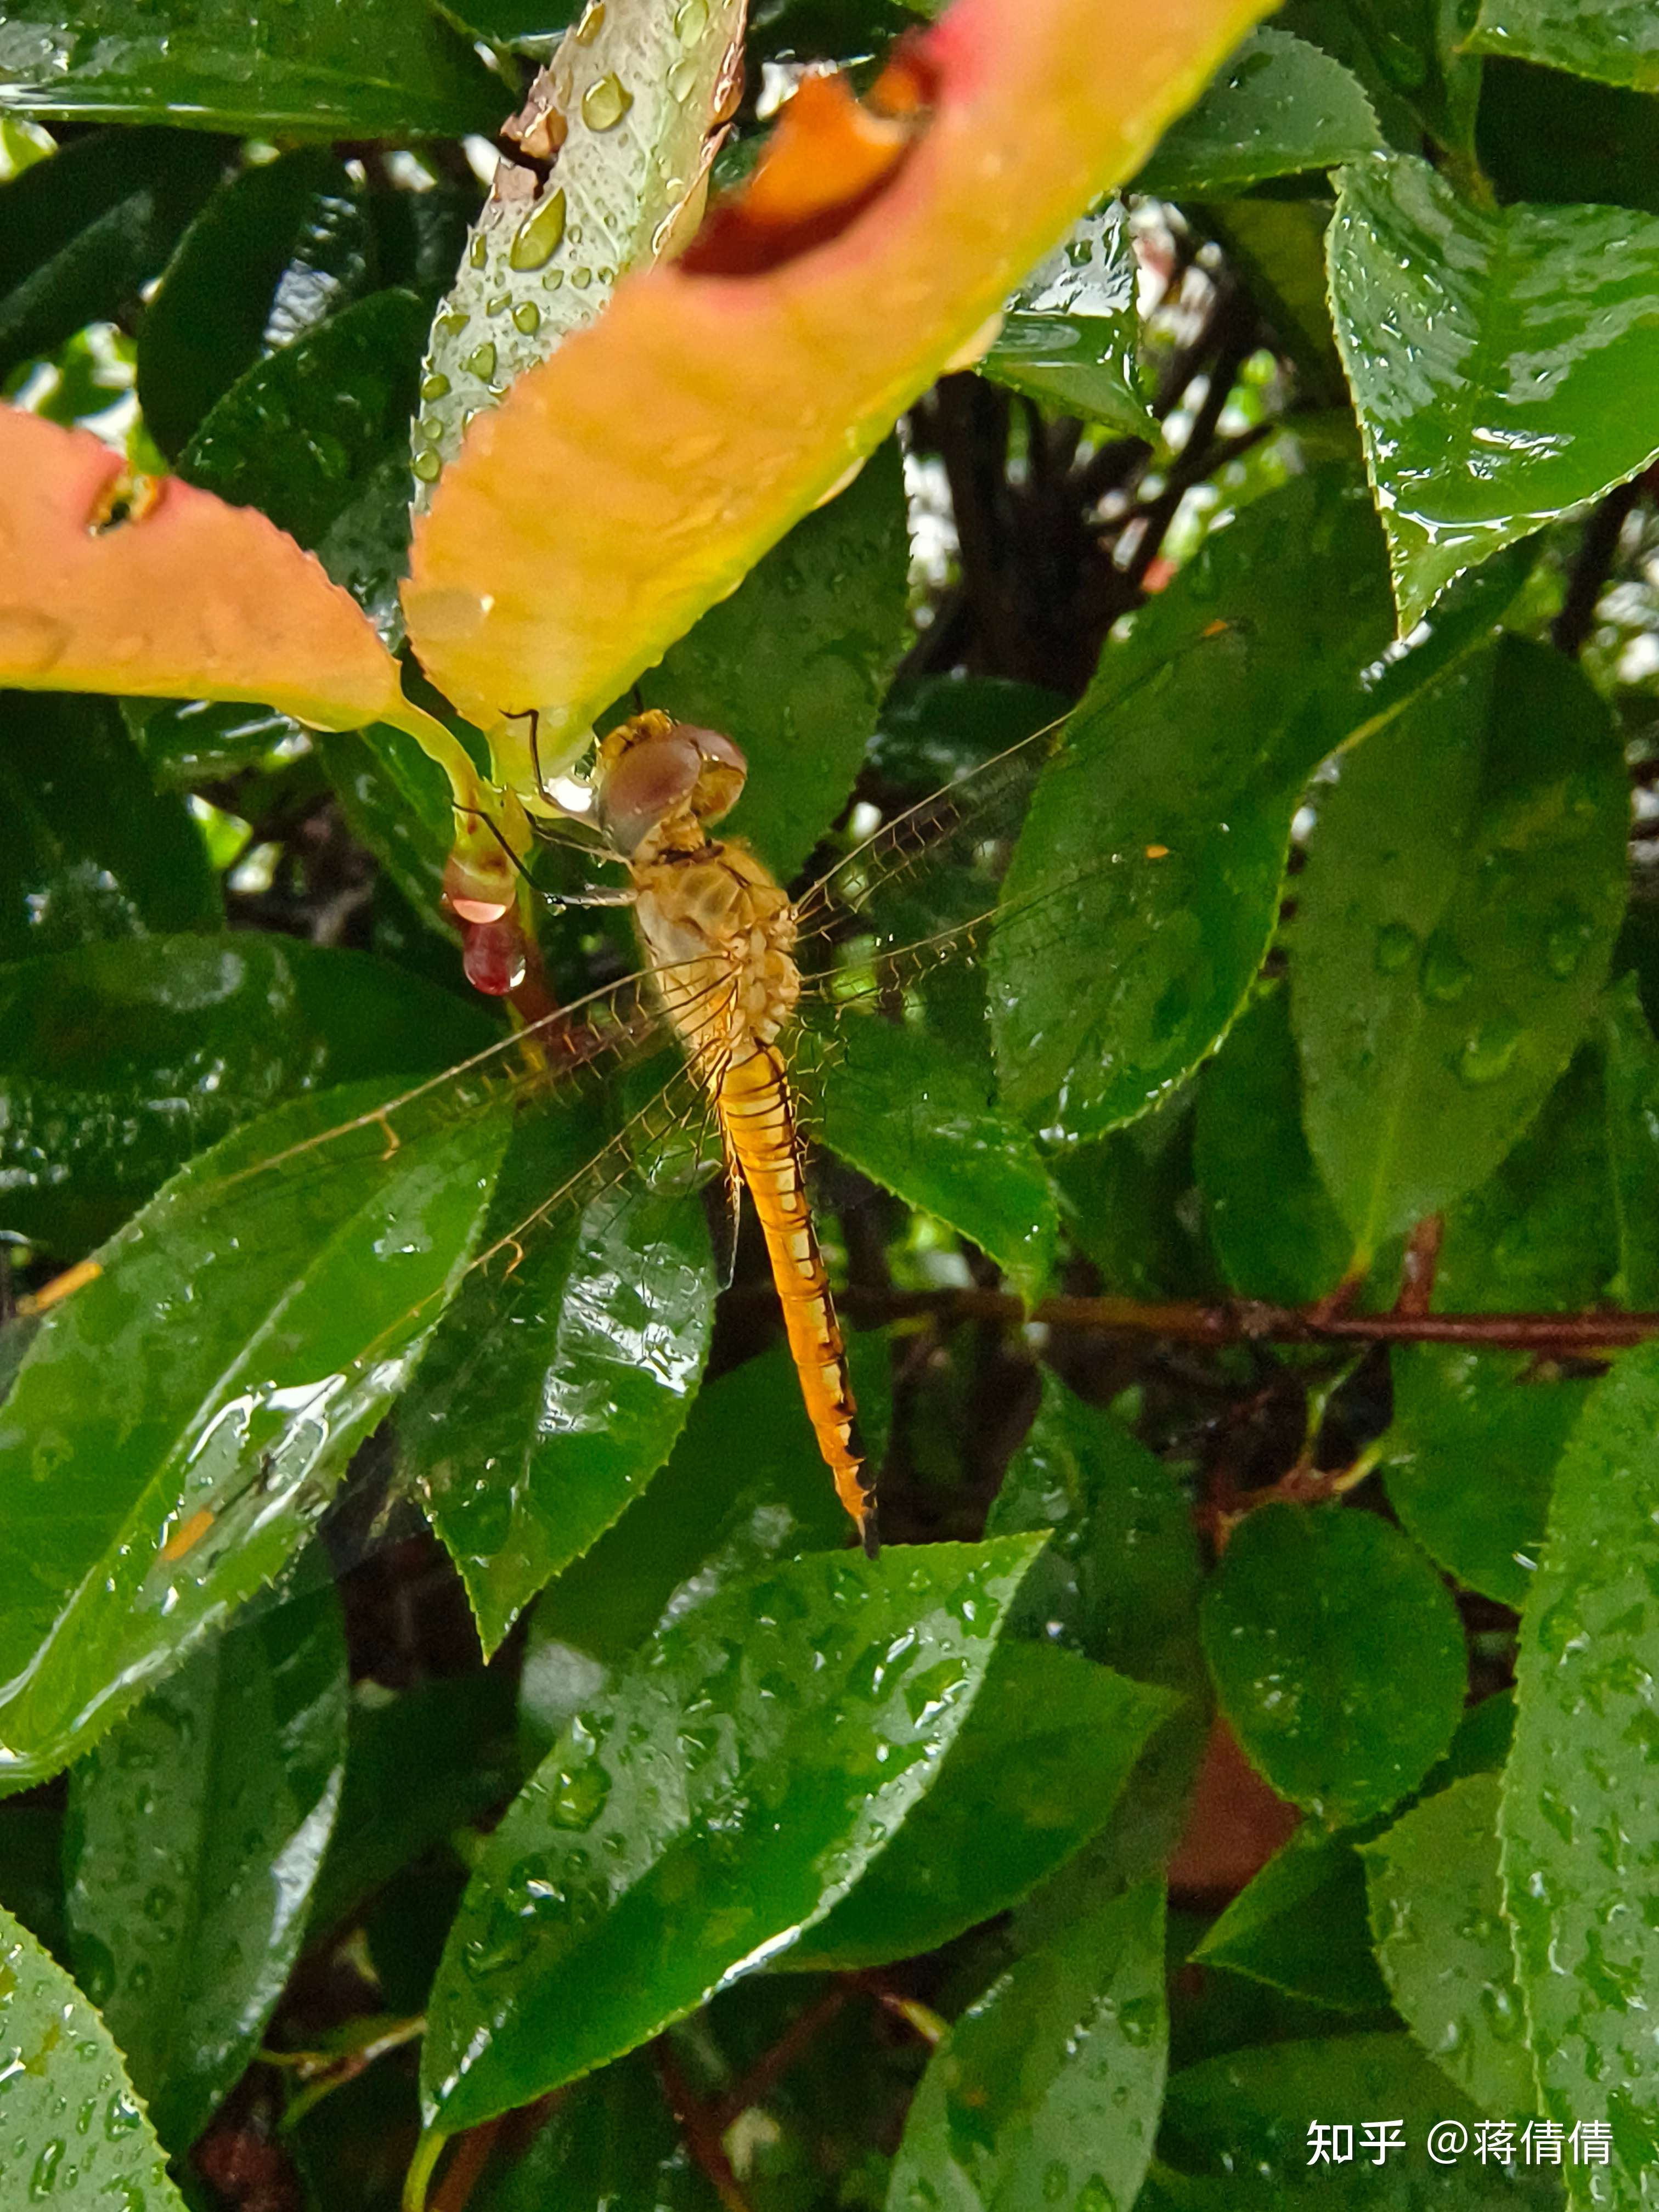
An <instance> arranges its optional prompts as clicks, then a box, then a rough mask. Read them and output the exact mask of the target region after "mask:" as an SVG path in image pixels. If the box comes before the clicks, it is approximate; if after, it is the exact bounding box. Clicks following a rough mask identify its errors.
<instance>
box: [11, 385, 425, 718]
mask: <svg viewBox="0 0 1659 2212" xmlns="http://www.w3.org/2000/svg"><path fill="white" fill-rule="evenodd" d="M122 472H123V471H122V465H121V462H120V460H119V459H118V457H117V456H116V455H115V454H114V453H112V452H111V451H110V449H109V447H107V446H106V445H103V444H101V443H100V441H99V440H98V439H96V438H94V436H92V435H91V434H90V432H88V431H85V430H64V429H60V428H58V425H57V424H56V423H52V422H42V421H41V420H40V418H39V417H38V416H33V415H26V414H24V413H22V412H21V410H19V409H17V408H15V407H4V406H0V542H4V543H5V544H8V545H12V544H26V545H27V547H28V558H27V562H19V561H17V560H15V559H12V558H9V559H8V561H7V563H6V565H5V567H4V568H0V594H3V597H0V682H5V683H11V684H24V685H27V687H28V688H29V689H31V690H52V691H88V690H90V691H117V692H123V693H137V694H142V695H144V696H159V697H163V698H187V699H233V700H246V699H249V698H254V699H258V700H259V701H261V702H263V703H264V704H265V705H268V706H271V707H276V708H281V709H282V710H283V712H284V713H287V714H293V715H295V716H296V717H297V718H298V719H299V720H302V721H312V722H318V723H321V724H323V725H324V726H326V727H333V728H339V729H354V728H356V726H358V725H359V724H360V723H362V722H370V721H374V720H375V719H376V718H377V717H378V716H379V715H380V714H384V713H386V712H388V711H391V710H392V708H394V707H395V705H396V702H398V699H399V697H400V696H401V695H400V689H399V685H398V670H397V665H396V664H395V662H394V661H393V660H392V657H391V655H390V654H389V653H387V652H386V648H385V647H384V646H383V645H382V644H381V643H380V640H379V638H378V637H376V635H374V630H373V629H371V628H370V627H369V625H368V623H366V622H365V621H364V620H363V618H362V615H361V614H360V613H359V612H358V611H357V609H356V606H355V605H353V604H352V602H351V600H350V599H349V598H348V597H347V595H346V594H345V592H343V591H340V590H338V589H337V587H336V586H334V585H332V584H331V583H330V582H329V580H328V578H327V577H326V575H325V574H324V572H323V570H322V569H321V568H319V566H318V564H317V563H316V562H314V561H313V560H311V559H309V558H308V557H307V556H306V555H305V554H304V553H302V552H301V550H300V549H299V547H298V546H296V545H295V544H294V543H293V542H292V540H291V539H289V538H285V537H284V536H283V533H282V532H281V531H279V530H277V529H276V528H274V527H273V526H272V525H271V524H270V522H269V521H268V520H266V519H265V517H264V515H262V514H256V513H253V512H252V510H251V509H250V508H247V507H233V506H227V505H226V504H224V503H223V502H222V501H220V500H217V499H214V498H211V497H210V496H209V495H208V494H207V493H205V492H202V491H197V490H196V489H194V488H193V487H192V486H191V485H189V484H186V483H181V482H180V481H179V479H178V478H177V477H165V478H163V479H161V483H160V485H159V489H157V490H156V492H155V497H154V500H153V502H152V503H151V504H149V505H148V506H147V507H145V508H144V510H143V513H142V514H138V515H135V517H134V518H133V519H132V520H129V521H126V522H125V523H117V524H114V525H113V526H111V527H108V528H105V529H102V530H100V529H99V528H97V527H96V524H97V520H98V518H99V516H100V513H102V512H103V510H104V507H106V505H107V504H108V503H109V501H111V500H112V498H113V497H114V496H115V493H116V489H117V486H118V479H119V478H120V477H121V476H122Z"/></svg>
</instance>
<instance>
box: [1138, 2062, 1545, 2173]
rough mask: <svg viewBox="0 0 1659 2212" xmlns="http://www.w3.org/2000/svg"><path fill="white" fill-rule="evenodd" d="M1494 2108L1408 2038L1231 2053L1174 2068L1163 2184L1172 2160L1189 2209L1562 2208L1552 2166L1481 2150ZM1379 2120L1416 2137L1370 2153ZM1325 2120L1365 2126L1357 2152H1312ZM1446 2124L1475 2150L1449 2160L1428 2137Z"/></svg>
mask: <svg viewBox="0 0 1659 2212" xmlns="http://www.w3.org/2000/svg"><path fill="white" fill-rule="evenodd" d="M1339 2114H1340V2115H1341V2116H1342V2118H1340V2120H1339V2118H1338V2115H1339ZM1349 2115H1352V2118H1348V2116H1349ZM1517 2117H1518V2116H1517ZM1481 2118H1482V2115H1481V2113H1480V2111H1479V2110H1478V2108H1477V2107H1476V2106H1474V2105H1472V2104H1470V2103H1469V2102H1468V2100H1467V2099H1465V2098H1463V2097H1461V2096H1459V2094H1458V2093H1457V2091H1456V2090H1455V2089H1454V2088H1453V2087H1451V2086H1450V2084H1449V2082H1448V2081H1447V2080H1446V2077H1445V2075H1443V2073H1442V2072H1441V2071H1440V2070H1439V2069H1438V2068H1437V2067H1436V2066H1433V2065H1431V2063H1430V2062H1429V2061H1428V2060H1427V2059H1426V2058H1425V2057H1424V2056H1423V2055H1422V2053H1421V2052H1420V2051H1419V2050H1418V2049H1417V2046H1416V2045H1414V2044H1413V2041H1412V2040H1411V2038H1410V2037H1409V2036H1407V2035H1398V2034H1395V2035H1389V2034H1371V2035H1345V2036H1339V2037H1333V2038H1330V2039H1323V2038H1320V2037H1316V2036H1310V2037H1308V2038H1306V2039H1301V2040H1297V2041H1294V2042H1280V2043H1268V2044H1266V2045H1260V2046H1258V2047H1257V2048H1255V2049H1254V2050H1248V2051H1232V2052H1230V2053H1228V2054H1227V2055H1226V2056H1225V2057H1218V2058H1210V2059H1206V2060H1204V2061H1203V2062H1202V2063H1200V2064H1199V2065H1196V2066H1189V2067H1188V2068H1186V2069H1184V2070H1183V2071H1182V2072H1181V2073H1179V2074H1176V2075H1172V2076H1171V2077H1170V2090H1169V2096H1168V2099H1167V2100H1166V2102H1165V2105H1164V2125H1163V2128H1162V2130H1160V2132H1159V2136H1158V2161H1159V2164H1158V2168H1157V2172H1158V2179H1160V2181H1164V2180H1165V2179H1166V2177H1165V2174H1164V2166H1165V2163H1166V2162H1167V2165H1168V2166H1169V2168H1170V2172H1169V2173H1168V2176H1167V2191H1168V2193H1167V2195H1166V2196H1165V2197H1164V2199H1163V2202H1164V2203H1165V2204H1167V2205H1170V2206H1180V2207H1182V2208H1183V2209H1184V2212H1224V2208H1227V2212H1267V2208H1268V2207H1269V2206H1276V2205H1281V2204H1307V2205H1316V2206H1318V2207H1319V2208H1320V2212H1521V2208H1522V2207H1523V2206H1536V2207H1539V2208H1540V2209H1541V2208H1543V2207H1545V2206H1556V2205H1559V2203H1561V2184H1560V2181H1559V2178H1558V2177H1557V2176H1556V2175H1555V2174H1554V2173H1553V2172H1550V2171H1548V2170H1547V2169H1540V2168H1535V2167H1534V2168H1531V2169H1528V2167H1526V2166H1522V2165H1521V2164H1519V2163H1518V2162H1517V2163H1516V2164H1514V2165H1507V2164H1504V2163H1500V2162H1499V2161H1498V2160H1479V2159H1477V2157H1476V2156H1475V2154H1474V2143H1475V2141H1476V2134H1475V2130H1476V2129H1477V2127H1478V2126H1479V2124H1480V2119H1481ZM1366 2120H1380V2121H1386V2120H1395V2121H1397V2122H1399V2123H1400V2124H1401V2129H1402V2130H1403V2133H1404V2137H1405V2142H1404V2147H1403V2148H1397V2149H1394V2150H1390V2151H1387V2152H1385V2153H1384V2154H1383V2159H1382V2160H1381V2162H1380V2163H1379V2161H1378V2160H1377V2158H1376V2153H1375V2151H1371V2152H1369V2153H1367V2152H1364V2151H1362V2150H1360V2149H1359V2148H1358V2144H1359V2142H1360V2141H1361V2136H1360V2128H1361V2124H1362V2123H1363V2122H1364V2121H1366ZM1313 2121H1321V2122H1324V2123H1325V2124H1328V2125H1343V2124H1346V2125H1348V2126H1352V2128H1353V2130H1354V2142H1355V2146H1356V2148H1355V2152H1354V2156H1353V2160H1352V2162H1351V2163H1346V2164H1343V2165H1334V2164H1332V2163H1330V2162H1329V2161H1328V2160H1322V2161H1321V2162H1319V2163H1317V2164H1316V2163H1314V2162H1312V2161H1311V2160H1310V2155H1309V2134H1308V2130H1309V2127H1310V2123H1311V2122H1313ZM1436 2124H1442V2125H1444V2126H1449V2127H1453V2128H1455V2129H1457V2130H1461V2142H1462V2149H1461V2150H1460V2151H1456V2152H1454V2153H1453V2154H1452V2155H1451V2156H1450V2158H1449V2160H1448V2162H1447V2163H1446V2164H1444V2165H1437V2164H1436V2163H1435V2162H1434V2161H1433V2160H1431V2158H1430V2156H1429V2154H1428V2150H1427V2147H1426V2139H1427V2136H1428V2133H1429V2130H1430V2129H1431V2127H1433V2126H1435V2125H1436ZM1446 2140H1447V2139H1446V2138H1443V2147H1444V2142H1445V2141H1446ZM1450 2140H1451V2141H1452V2142H1456V2141H1457V2140H1458V2138H1457V2137H1452V2138H1450Z"/></svg>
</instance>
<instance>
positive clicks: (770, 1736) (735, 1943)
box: [422, 1539, 1033, 2132]
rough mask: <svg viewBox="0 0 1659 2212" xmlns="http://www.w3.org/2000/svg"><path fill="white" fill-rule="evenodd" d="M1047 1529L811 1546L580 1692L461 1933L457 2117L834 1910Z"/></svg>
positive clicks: (965, 1694)
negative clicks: (581, 1698)
mask: <svg viewBox="0 0 1659 2212" xmlns="http://www.w3.org/2000/svg"><path fill="white" fill-rule="evenodd" d="M1032 1548H1033V1547H1031V1545H1030V1542H1029V1541H1023V1540H1019V1539H1014V1540H1012V1541H1003V1542H1000V1543H987V1544H984V1545H981V1546H977V1547H975V1546H962V1545H951V1544H934V1545H928V1546H926V1547H898V1548H896V1549H890V1550H889V1551H888V1552H887V1553H885V1554H884V1557H883V1558H882V1559H879V1560H878V1561H873V1562H872V1561H870V1560H866V1559H860V1558H859V1557H857V1556H855V1555H853V1554H848V1553H843V1554H839V1555H836V1554H823V1553H819V1554H816V1555H811V1556H809V1557H807V1558H805V1559H800V1560H798V1561H796V1562H794V1563H793V1565H788V1566H786V1567H783V1568H781V1569H775V1570H772V1571H767V1572H763V1574H762V1575H761V1576H760V1577H757V1579H755V1580H753V1581H751V1582H750V1583H744V1584H738V1586H736V1587H735V1588H734V1589H732V1590H731V1591H730V1592H729V1593H727V1594H725V1595H721V1596H720V1597H717V1598H715V1599H713V1600H711V1601H710V1602H709V1603H708V1604H707V1605H704V1606H702V1607H698V1608H697V1610H696V1612H694V1613H691V1614H690V1616H689V1617H688V1618H686V1619H685V1620H683V1621H681V1622H679V1623H678V1624H676V1625H675V1626H671V1627H670V1628H669V1629H668V1630H667V1631H666V1632H665V1634H664V1635H663V1637H662V1638H660V1640H659V1642H657V1643H656V1644H653V1646H652V1647H651V1648H650V1649H649V1650H647V1651H646V1652H645V1653H643V1654H642V1655H641V1658H640V1659H639V1661H638V1662H635V1664H634V1665H632V1666H630V1667H629V1668H626V1669H625V1670H623V1671H622V1672H620V1673H619V1674H617V1677H616V1678H615V1679H614V1680H613V1681H612V1683H611V1686H610V1687H609V1688H608V1689H606V1690H605V1691H602V1692H599V1694H598V1695H597V1696H595V1697H594V1698H592V1699H589V1700H586V1701H585V1703H584V1705H583V1707H582V1710H581V1711H580V1713H579V1714H578V1715H577V1716H576V1717H575V1718H574V1719H573V1720H572V1722H571V1723H570V1725H569V1727H568V1729H567V1731H566V1733H565V1735H563V1736H562V1738H561V1740H560V1741H559V1742H558V1743H557V1744H556V1746H555V1747H554V1748H553V1750H552V1751H551V1752H550V1753H549V1754H548V1756H547V1758H546V1759H544V1761H543V1763H542V1765H540V1766H539V1767H538V1769H537V1771H536V1772H535V1774H534V1775H533V1776H532V1778H531V1780H530V1782H529V1783H528V1784H526V1788H525V1790H524V1791H523V1792H522V1793H521V1794H520V1796H519V1797H518V1798H517V1799H516V1800H515V1801H514V1803H513V1806H512V1807H511V1808H509V1810H508V1812H507V1816H506V1818H505V1819H504V1820H503V1821H502V1822H501V1826H499V1827H498V1828H497V1829H496V1830H495V1832H494V1833H493V1835H492V1836H491V1837H490V1838H489V1843H488V1844H487V1845H486V1846H485V1849H484V1851H483V1855H482V1857H481V1858H480V1861H479V1863H478V1866H477V1870H476V1872H475V1873H474V1875H473V1878H472V1881H471V1883H470V1884H469V1885H468V1888H467V1894H466V1898H465V1901H464V1903H463V1905H462V1908H461V1911H460V1914H459V1917H458V1919H457V1921H456V1923H455V1925H454V1928H453V1930H452V1932H451V1936H450V1941H449V1943H448V1946H447V1948H446V1951H445V1954H444V1963H443V1966H442V1967H441V1969H440V1972H439V1977H438V1982H437V1984H436V1986H435V1990H434V1991H433V1998H432V2005H431V2010H430V2015H429V2025H428V2032H427V2038H426V2044H425V2048H424V2051H423V2054H422V2084H423V2090H424V2093H425V2096H426V2098H427V2100H428V2109H429V2110H430V2112H432V2114H433V2116H434V2118H435V2121H436V2123H437V2124H438V2125H439V2126H440V2127H441V2128H442V2129H443V2130H445V2131H446V2132H448V2131H452V2130H455V2129H457V2128H460V2127H465V2126H468V2125H471V2124H474V2123H475V2122H476V2121H477V2120H478V2119H481V2118H486V2117H488V2116H489V2114H491V2113H493V2112H501V2111H504V2110H506V2109H507V2108H508V2107H509V2106H513V2105H519V2104H522V2103H525V2102H526V2100H528V2099H530V2098H532V2097H533V2096H536V2095H538V2094H539V2093H541V2092H542V2091H544V2090H545V2089H549V2088H552V2087H556V2086H557V2085H558V2084H559V2083H561V2082H563V2081H570V2080H573V2079H574V2077H575V2076H577V2075H580V2074H582V2073H585V2072H587V2071H590V2070H591V2069H592V2068H594V2067H595V2066H598V2065H600V2064H602V2063H604V2062H605V2060H607V2059H609V2058H611V2057H617V2056H618V2055H619V2054H620V2053H622V2052H623V2051H627V2050H629V2049H631V2048H633V2047H634V2046H635V2045H637V2044H639V2043H641V2042H643V2041H645V2040H646V2039H647V2038H648V2037H649V2036H651V2035H652V2034H653V2033H656V2032H657V2031H658V2029H659V2028H660V2027H663V2026H664V2025H665V2024H666V2023H667V2022H668V2021H671V2020H673V2019H677V2018H678V2017H679V2016H680V2015H682V2014H684V2013H685V2012H687V2011H689V2010H690V2009H691V2008H692V2007H693V2006H695V2005H696V2004H697V2003H699V2002H702V1999H703V1998H704V1997H705V1996H707V1995H708V1993H709V1992H710V1991H712V1990H714V1989H715V1988H716V1987H718V1986H720V1984H723V1983H725V1982H727V1981H729V1980H732V1979H733V1978H735V1977H736V1976H737V1975H738V1973H740V1972H744V1970H746V1969H750V1968H752V1967H754V1966H758V1965H760V1964H761V1963H762V1962H763V1960H765V1959H766V1958H767V1957H769V1956H775V1955H776V1954H778V1953H779V1952H781V1950H783V1949H784V1948H787V1945H788V1943H789V1942H791V1941H792V1940H793V1937H794V1936H795V1935H796V1934H798V1933H799V1930H800V1929H802V1928H803V1927H805V1926H806V1925H808V1924H810V1923H811V1922H812V1921H813V1920H815V1919H817V1918H818V1917H821V1916H822V1915H823V1913H824V1912H826V1911H828V1910H829V1907H830V1905H833V1904H834V1903H835V1902H836V1900H837V1899H838V1898H840V1897H841V1896H842V1895H843V1894H844V1893H845V1892H846V1891H847V1889H848V1887H850V1886H851V1884H852V1883H853V1881H854V1880H856V1878H857V1876H858V1875H859V1874H860V1872H861V1871H862V1870H863V1868H864V1867H865V1865H866V1863H868V1862H869V1860H870V1859H871V1858H872V1857H874V1856H875V1854H876V1853H877V1852H878V1850H881V1848H882V1847H883V1846H884V1844H886V1842H887V1841H888V1840H889V1839H890V1837H891V1835H892V1833H893V1831H894V1830H895V1829H896V1826H898V1824H899V1822H900V1821H901V1820H902V1819H903V1818H904V1816H905V1814H907V1813H908V1811H909V1810H910V1809H911V1808H912V1807H913V1806H914V1805H915V1802H916V1801H917V1800H918V1799H919V1798H920V1797H921V1795H922V1794H923V1792H924V1791H925V1790H927V1789H928V1788H929V1787H930V1786H931V1784H933V1781H934V1780H935V1779H936V1778H937V1776H938V1772H939V1767H940V1765H942V1763H943V1760H944V1758H945V1753H946V1752H947V1751H948V1749H949V1747H950V1746H951V1742H952V1741H953V1740H954V1738H955V1736H956V1735H957V1729H959V1727H960V1725H961V1723H962V1720H963V1716H964V1714H965V1713H966V1711H967V1710H968V1708H969V1705H971V1703H972V1701H973V1699H974V1697H975V1694H976V1693H977V1692H978V1689H979V1686H980V1683H981V1680H982V1678H983V1674H984V1671H985V1668H986V1666H987V1663H988V1662H989V1660H990V1656H991V1654H992V1650H993V1649H994V1642H993V1639H994V1636H995V1633H996V1630H997V1627H998V1626H999V1624H1000V1619H1001V1616H1002V1614H1003V1612H1004V1610H1005V1608H1006V1605H1007V1603H1008V1601H1009V1599H1010V1597H1011V1596H1012V1594H1013V1591H1014V1589H1016V1587H1017V1586H1018V1581H1019V1578H1020V1576H1021V1575H1022V1574H1023V1573H1024V1570H1025V1568H1026V1566H1027V1565H1029V1564H1030V1558H1031V1555H1032ZM578 1992H580V1996H579V1998H578V1996H577V1993H578Z"/></svg>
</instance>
